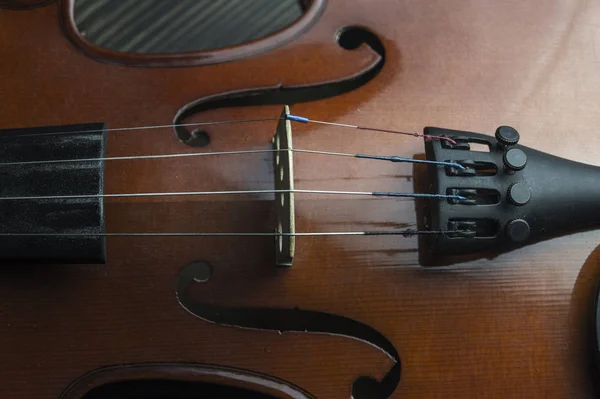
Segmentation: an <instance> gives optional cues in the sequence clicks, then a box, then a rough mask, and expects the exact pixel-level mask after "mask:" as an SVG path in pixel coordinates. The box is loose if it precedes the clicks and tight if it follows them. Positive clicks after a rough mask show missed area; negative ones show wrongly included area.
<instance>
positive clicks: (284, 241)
mask: <svg viewBox="0 0 600 399" xmlns="http://www.w3.org/2000/svg"><path fill="white" fill-rule="evenodd" d="M289 114H290V108H289V107H288V106H287V105H286V106H285V108H284V109H283V113H282V115H281V120H280V121H279V124H278V125H277V131H276V132H275V136H274V137H273V140H272V141H271V142H272V144H273V149H275V150H278V151H277V152H275V153H274V154H275V155H274V157H273V165H274V166H273V171H274V172H275V177H274V180H275V190H276V191H286V192H277V193H276V194H275V209H276V215H277V230H276V233H277V234H279V235H276V236H275V262H276V265H277V266H279V267H290V266H292V263H293V261H294V252H295V249H296V237H295V236H294V234H295V233H296V225H295V212H294V193H293V192H291V191H292V190H294V157H293V152H292V151H291V150H292V124H291V122H290V121H289V120H287V119H286V115H289ZM286 150H287V151H286ZM284 234H285V235H284Z"/></svg>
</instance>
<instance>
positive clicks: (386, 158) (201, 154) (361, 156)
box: [0, 148, 464, 169]
mask: <svg viewBox="0 0 600 399" xmlns="http://www.w3.org/2000/svg"><path fill="white" fill-rule="evenodd" d="M287 151H291V152H296V153H307V154H320V155H330V156H339V157H352V158H359V159H372V160H379V161H390V162H402V163H422V164H430V165H440V166H451V167H455V168H458V169H464V166H462V165H461V164H459V163H456V162H444V161H429V160H421V159H412V158H403V157H398V156H381V155H366V154H350V153H343V152H331V151H317V150H301V149H297V148H293V149H279V150H276V149H264V150H241V151H221V152H197V153H180V154H162V155H135V156H122V157H104V158H102V157H100V158H79V159H51V160H44V161H19V162H0V166H16V165H46V164H56V163H77V162H99V161H126V160H141V159H166V158H187V157H205V156H213V155H243V154H261V153H275V152H287Z"/></svg>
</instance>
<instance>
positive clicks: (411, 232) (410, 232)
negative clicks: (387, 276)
mask: <svg viewBox="0 0 600 399" xmlns="http://www.w3.org/2000/svg"><path fill="white" fill-rule="evenodd" d="M452 233H457V231H452V230H411V229H408V230H401V231H332V232H314V233H278V232H273V233H0V237H9V236H10V237H323V236H403V237H412V236H417V235H440V234H452Z"/></svg>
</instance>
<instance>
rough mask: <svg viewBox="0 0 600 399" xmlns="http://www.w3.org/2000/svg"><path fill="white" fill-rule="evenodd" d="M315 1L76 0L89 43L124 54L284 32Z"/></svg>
mask: <svg viewBox="0 0 600 399" xmlns="http://www.w3.org/2000/svg"><path fill="white" fill-rule="evenodd" d="M312 3H313V2H312V0H277V1H276V2H274V1H272V0H252V1H249V0H178V1H176V2H173V1H165V0H144V1H143V2H140V1H139V0H104V1H98V0H76V1H75V6H74V15H75V25H76V27H77V29H78V30H79V31H80V32H81V34H82V35H83V36H84V37H85V38H86V40H87V41H89V42H90V43H92V44H94V45H96V46H98V47H102V48H105V49H109V50H113V51H118V52H121V53H134V54H167V53H185V52H197V51H207V50H216V49H222V48H227V47H232V46H237V45H241V44H244V43H248V42H251V41H254V40H259V39H262V38H264V37H266V36H269V35H271V34H274V33H276V32H279V31H282V30H284V29H285V28H287V27H288V26H290V25H292V24H293V23H294V22H296V21H297V20H298V19H299V18H300V17H302V16H303V15H304V14H305V12H306V10H308V8H309V7H310V6H311V5H312Z"/></svg>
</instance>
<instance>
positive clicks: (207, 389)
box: [82, 380, 277, 399]
mask: <svg viewBox="0 0 600 399" xmlns="http://www.w3.org/2000/svg"><path fill="white" fill-rule="evenodd" d="M223 398H231V399H237V398H240V399H242V398H243V399H277V398H276V397H274V396H271V395H266V394H264V393H259V392H254V391H251V390H248V389H244V388H238V387H231V386H225V385H219V384H214V383H207V382H183V381H170V380H133V381H124V382H115V383H110V384H105V385H101V386H99V387H96V388H94V389H92V390H91V391H89V392H88V393H87V394H85V395H84V396H83V397H82V399H223Z"/></svg>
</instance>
